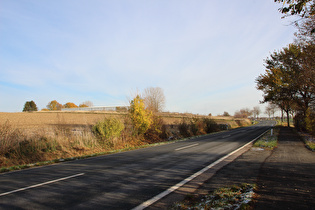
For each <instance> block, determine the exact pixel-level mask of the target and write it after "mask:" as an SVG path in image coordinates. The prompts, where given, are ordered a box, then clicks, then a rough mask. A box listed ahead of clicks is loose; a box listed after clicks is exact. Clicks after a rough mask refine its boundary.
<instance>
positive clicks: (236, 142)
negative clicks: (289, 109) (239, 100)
mask: <svg viewBox="0 0 315 210" xmlns="http://www.w3.org/2000/svg"><path fill="white" fill-rule="evenodd" d="M272 123H273V122H271V121H265V122H261V123H259V124H258V125H255V126H250V127H246V128H239V129H234V130H230V131H226V132H221V133H216V134H212V135H207V136H203V137H199V138H194V139H190V140H185V141H178V142H175V143H170V144H166V145H162V146H155V147H150V148H145V149H139V150H134V151H128V152H123V153H118V154H112V155H105V156H99V157H94V158H88V159H84V160H76V161H71V162H65V163H60V164H55V165H50V166H44V167H38V168H32V169H27V170H23V171H15V172H9V173H5V174H0V209H132V208H135V207H136V206H138V205H140V204H141V203H143V202H145V201H147V200H149V199H151V198H152V197H154V196H156V195H158V194H160V193H161V192H163V191H165V190H167V189H168V188H170V187H172V186H174V185H176V184H177V183H179V182H181V181H182V180H183V179H185V178H187V177H189V176H191V175H192V174H194V173H196V172H197V171H199V170H201V169H202V168H204V167H206V166H208V165H209V164H211V163H212V162H214V161H216V160H218V159H220V158H221V157H223V156H225V155H227V154H229V153H230V152H232V151H234V150H236V149H237V148H239V147H241V146H243V145H245V144H246V143H248V142H249V141H251V140H253V139H254V138H256V137H257V136H259V135H260V134H262V133H263V132H265V131H266V130H268V129H269V128H270V126H272Z"/></svg>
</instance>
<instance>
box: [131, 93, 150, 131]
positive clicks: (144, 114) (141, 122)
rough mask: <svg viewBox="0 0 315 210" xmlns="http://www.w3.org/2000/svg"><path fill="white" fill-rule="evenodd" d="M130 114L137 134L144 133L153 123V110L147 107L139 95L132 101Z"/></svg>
mask: <svg viewBox="0 0 315 210" xmlns="http://www.w3.org/2000/svg"><path fill="white" fill-rule="evenodd" d="M129 116H130V119H131V122H132V125H133V128H134V134H136V135H142V134H144V133H145V132H146V131H147V130H148V129H149V128H150V126H151V124H152V112H151V111H150V110H148V109H147V108H146V107H145V104H144V100H143V99H142V98H141V97H140V96H139V95H137V96H136V97H135V98H134V99H133V100H131V101H130V109H129Z"/></svg>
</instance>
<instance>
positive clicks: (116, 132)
mask: <svg viewBox="0 0 315 210" xmlns="http://www.w3.org/2000/svg"><path fill="white" fill-rule="evenodd" d="M124 128H125V126H124V124H123V123H122V122H121V121H120V120H118V119H116V118H109V119H104V120H103V121H99V122H98V123H96V124H95V125H94V126H93V127H92V132H93V133H94V135H95V136H96V137H97V138H99V139H100V140H102V141H105V140H111V139H113V138H118V137H120V135H121V131H122V130H123V129H124Z"/></svg>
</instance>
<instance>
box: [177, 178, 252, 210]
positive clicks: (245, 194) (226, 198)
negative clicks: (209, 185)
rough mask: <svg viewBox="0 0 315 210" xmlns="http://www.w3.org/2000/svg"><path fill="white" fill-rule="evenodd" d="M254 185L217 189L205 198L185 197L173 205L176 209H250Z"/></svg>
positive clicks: (245, 184)
mask: <svg viewBox="0 0 315 210" xmlns="http://www.w3.org/2000/svg"><path fill="white" fill-rule="evenodd" d="M255 189H256V185H255V184H248V183H243V184H241V185H234V186H230V187H224V188H219V189H217V190H215V191H214V192H213V193H212V194H209V195H206V196H202V197H200V196H197V195H187V196H186V199H185V200H184V201H183V202H180V203H175V204H174V206H173V207H172V209H173V210H177V209H187V210H188V209H194V210H195V209H196V210H197V209H205V210H207V209H250V208H251V206H252V203H253V199H254V197H255V193H254V190H255Z"/></svg>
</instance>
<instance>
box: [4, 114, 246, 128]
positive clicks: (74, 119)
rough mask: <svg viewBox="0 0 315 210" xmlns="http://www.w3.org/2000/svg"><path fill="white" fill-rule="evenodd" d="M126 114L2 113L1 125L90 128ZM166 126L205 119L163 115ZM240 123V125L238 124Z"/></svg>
mask: <svg viewBox="0 0 315 210" xmlns="http://www.w3.org/2000/svg"><path fill="white" fill-rule="evenodd" d="M126 114H127V113H125V112H15V113H10V112H0V124H3V123H5V122H7V121H9V123H10V124H11V125H13V126H14V127H17V128H23V129H24V128H26V129H29V128H32V129H34V128H47V127H52V126H56V125H66V126H89V125H94V124H95V123H96V122H98V121H100V120H102V119H104V118H108V117H118V118H121V119H123V118H124V117H125V116H126ZM160 116H161V117H162V118H163V120H164V123H165V124H169V125H170V124H173V125H174V124H179V123H180V122H181V121H182V119H183V118H193V117H205V116H203V115H193V114H179V113H161V114H160ZM211 119H213V120H215V121H216V122H217V123H219V124H230V126H231V127H232V128H235V127H239V126H242V125H248V124H249V123H250V121H249V120H247V119H234V118H233V117H220V116H216V117H211ZM238 122H239V123H238Z"/></svg>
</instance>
